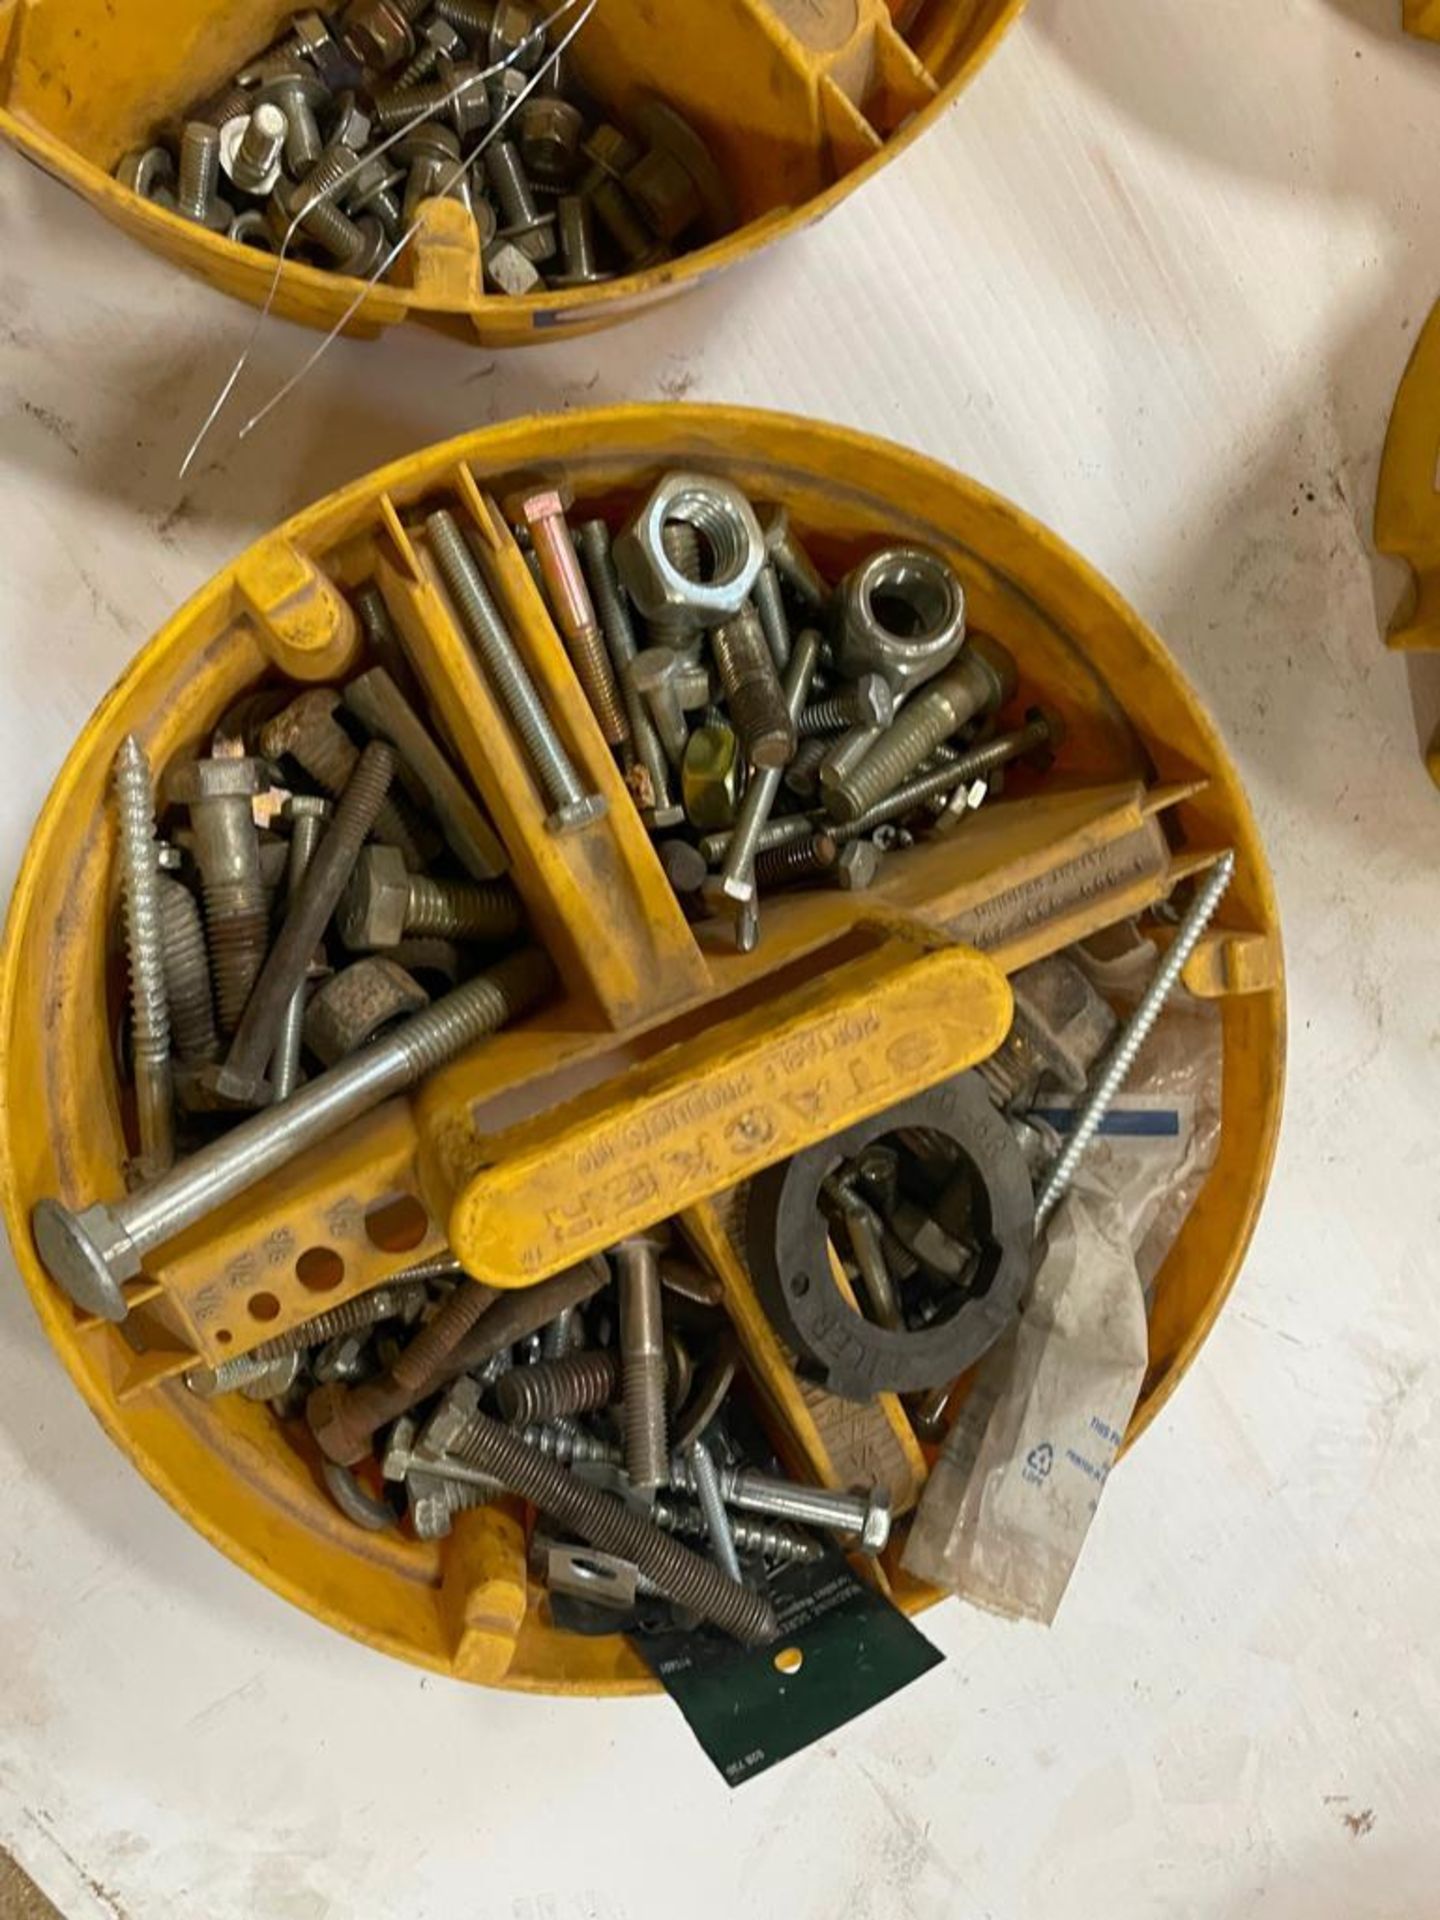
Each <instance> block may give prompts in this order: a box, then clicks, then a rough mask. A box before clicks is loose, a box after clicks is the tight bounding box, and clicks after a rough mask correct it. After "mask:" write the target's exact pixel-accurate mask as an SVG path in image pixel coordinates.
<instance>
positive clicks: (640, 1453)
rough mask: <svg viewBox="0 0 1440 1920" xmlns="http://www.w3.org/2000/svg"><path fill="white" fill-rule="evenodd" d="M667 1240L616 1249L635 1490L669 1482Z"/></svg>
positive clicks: (641, 1239)
mask: <svg viewBox="0 0 1440 1920" xmlns="http://www.w3.org/2000/svg"><path fill="white" fill-rule="evenodd" d="M665 1244H666V1243H665V1240H664V1237H663V1236H660V1235H654V1234H636V1235H635V1236H634V1237H633V1238H631V1239H629V1240H622V1241H621V1242H620V1244H619V1246H617V1247H616V1248H615V1264H616V1267H617V1269H618V1275H619V1295H620V1354H621V1361H622V1368H623V1374H624V1390H623V1397H624V1401H625V1465H626V1469H627V1471H628V1472H629V1475H630V1482H631V1485H632V1486H635V1487H638V1488H640V1489H641V1490H642V1491H648V1490H650V1489H652V1488H654V1487H659V1486H663V1485H664V1483H665V1323H664V1313H663V1309H662V1307H661V1303H660V1259H659V1257H660V1254H661V1252H662V1251H663V1249H664V1247H665Z"/></svg>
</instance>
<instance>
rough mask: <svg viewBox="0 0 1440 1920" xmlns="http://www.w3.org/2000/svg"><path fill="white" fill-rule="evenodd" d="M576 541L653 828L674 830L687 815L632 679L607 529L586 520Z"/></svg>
mask: <svg viewBox="0 0 1440 1920" xmlns="http://www.w3.org/2000/svg"><path fill="white" fill-rule="evenodd" d="M575 538H576V541H577V543H578V545H579V549H580V557H581V561H582V563H583V565H584V567H585V572H586V576H587V578H588V579H589V582H590V594H591V598H592V599H593V600H594V603H595V613H596V617H597V618H598V619H599V622H600V631H601V633H602V634H603V635H604V638H605V644H606V646H607V647H608V648H609V650H610V664H611V666H612V667H613V668H614V670H615V678H616V680H617V682H618V683H619V687H620V697H621V698H622V699H623V700H624V702H625V716H626V719H627V720H628V721H629V724H630V737H631V739H632V740H633V741H634V743H635V752H636V755H637V756H638V758H639V761H640V764H641V766H642V767H643V768H644V769H645V771H646V773H647V774H648V775H649V776H650V791H651V796H652V800H653V805H652V807H651V825H652V826H654V827H659V828H664V827H678V826H679V825H680V824H681V823H682V822H683V820H684V818H685V812H684V809H683V808H682V807H679V806H677V805H676V803H675V799H674V795H673V794H672V792H671V789H670V768H669V765H668V763H667V761H666V757H665V748H664V745H663V743H662V741H661V739H660V736H659V734H658V733H657V732H656V730H655V723H654V721H653V720H652V719H651V718H650V713H649V709H648V707H647V706H646V704H645V701H644V698H643V697H642V695H641V694H640V691H639V689H638V688H637V687H636V686H635V684H634V681H633V678H632V676H631V673H630V667H631V664H632V662H633V661H634V659H635V656H636V654H637V653H638V651H639V647H638V645H637V643H636V639H635V623H634V621H633V620H632V619H631V617H630V605H629V602H628V601H627V599H626V598H625V591H624V588H623V587H622V586H621V585H620V576H619V574H618V573H616V571H615V561H614V558H613V557H612V554H611V551H610V529H609V527H607V526H606V524H605V522H604V521H603V520H586V521H584V522H583V523H582V525H581V526H579V527H578V528H577V529H576V532H575Z"/></svg>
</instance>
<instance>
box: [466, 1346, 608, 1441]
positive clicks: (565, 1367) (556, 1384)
mask: <svg viewBox="0 0 1440 1920" xmlns="http://www.w3.org/2000/svg"><path fill="white" fill-rule="evenodd" d="M619 1396H620V1356H619V1354H617V1353H614V1352H612V1351H610V1349H608V1348H597V1349H596V1350H595V1351H593V1352H586V1353H567V1354H565V1355H563V1356H561V1357H557V1358H555V1359H552V1360H544V1361H542V1362H541V1363H540V1365H539V1366H535V1367H516V1368H515V1370H514V1371H513V1372H511V1373H507V1374H506V1375H505V1376H504V1378H503V1379H502V1380H499V1381H497V1382H496V1386H495V1405H496V1407H497V1408H498V1409H499V1411H500V1417H501V1419H502V1420H505V1421H508V1422H509V1424H510V1425H511V1426H512V1427H516V1426H519V1427H530V1426H536V1425H538V1424H540V1423H542V1422H545V1421H548V1420H563V1419H566V1418H567V1417H568V1416H569V1415H571V1414H576V1413H594V1412H596V1411H597V1410H598V1409H599V1408H601V1407H608V1406H609V1405H610V1403H611V1402H612V1401H613V1400H616V1399H618V1398H619Z"/></svg>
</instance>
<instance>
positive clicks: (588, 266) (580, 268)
mask: <svg viewBox="0 0 1440 1920" xmlns="http://www.w3.org/2000/svg"><path fill="white" fill-rule="evenodd" d="M555 214H556V220H557V223H558V231H559V244H560V266H561V270H560V272H559V273H552V274H551V275H550V276H549V280H550V285H551V286H552V287H593V286H594V285H596V283H597V282H599V281H601V280H608V279H609V278H610V276H609V274H608V273H606V272H605V271H604V269H603V268H602V267H601V266H600V264H599V261H598V259H597V257H596V253H595V216H594V213H593V211H592V209H591V206H590V202H589V201H588V200H585V199H582V198H581V196H580V195H579V194H578V193H566V194H562V195H561V196H560V199H559V200H558V201H557V203H556V207H555Z"/></svg>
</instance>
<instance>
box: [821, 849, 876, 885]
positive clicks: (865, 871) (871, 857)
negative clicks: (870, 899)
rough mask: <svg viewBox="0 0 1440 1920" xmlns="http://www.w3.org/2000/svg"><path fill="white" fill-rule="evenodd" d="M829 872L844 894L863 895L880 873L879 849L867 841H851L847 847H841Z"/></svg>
mask: <svg viewBox="0 0 1440 1920" xmlns="http://www.w3.org/2000/svg"><path fill="white" fill-rule="evenodd" d="M831 837H832V839H833V837H834V836H833V835H832V836H831ZM830 871H831V873H832V875H833V876H834V880H835V884H836V886H837V887H840V888H841V889H842V890H843V891H844V892H846V893H863V892H864V890H865V888H866V887H873V886H874V884H875V878H876V875H877V874H878V873H879V871H880V849H879V848H878V847H877V846H875V845H873V844H872V843H871V842H870V841H868V840H855V841H852V842H851V844H850V845H849V846H848V847H841V849H840V853H839V857H838V858H837V859H836V862H835V865H834V866H833V867H832V868H831V870H830Z"/></svg>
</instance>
